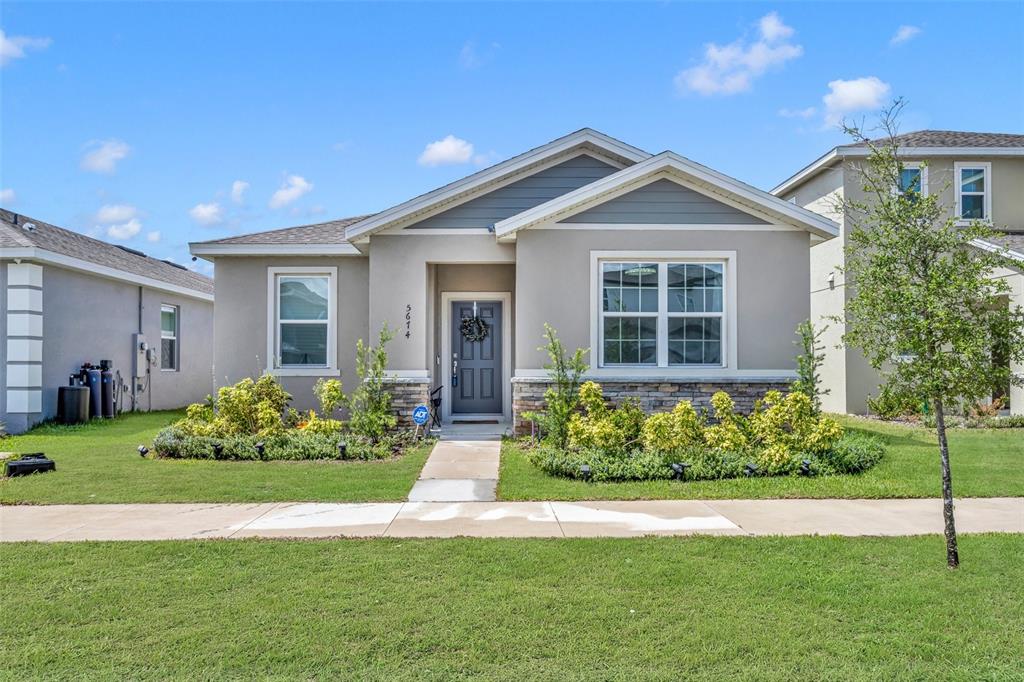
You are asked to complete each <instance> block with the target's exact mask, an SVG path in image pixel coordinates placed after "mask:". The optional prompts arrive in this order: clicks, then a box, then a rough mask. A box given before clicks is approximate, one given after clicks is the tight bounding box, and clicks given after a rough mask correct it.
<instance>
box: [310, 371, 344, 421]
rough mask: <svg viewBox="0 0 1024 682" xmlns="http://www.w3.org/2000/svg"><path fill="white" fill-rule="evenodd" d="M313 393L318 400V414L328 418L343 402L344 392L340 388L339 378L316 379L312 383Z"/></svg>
mask: <svg viewBox="0 0 1024 682" xmlns="http://www.w3.org/2000/svg"><path fill="white" fill-rule="evenodd" d="M313 395H315V396H316V399H317V400H318V401H320V415H321V416H322V417H323V418H324V419H330V417H331V415H332V414H334V412H335V410H337V409H338V408H339V407H341V406H342V405H344V404H345V392H344V391H342V390H341V379H324V378H323V377H321V378H319V379H317V380H316V383H315V384H313Z"/></svg>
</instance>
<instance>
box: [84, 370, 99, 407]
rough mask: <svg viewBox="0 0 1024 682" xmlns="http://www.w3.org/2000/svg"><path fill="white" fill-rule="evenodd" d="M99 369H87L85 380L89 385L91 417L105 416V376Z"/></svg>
mask: <svg viewBox="0 0 1024 682" xmlns="http://www.w3.org/2000/svg"><path fill="white" fill-rule="evenodd" d="M102 374H103V373H102V372H100V370H99V369H87V370H85V380H86V382H87V383H88V385H89V418H90V419H95V418H96V417H102V416H103V388H102V384H103V376H102Z"/></svg>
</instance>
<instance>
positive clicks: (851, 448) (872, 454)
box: [813, 432, 885, 474]
mask: <svg viewBox="0 0 1024 682" xmlns="http://www.w3.org/2000/svg"><path fill="white" fill-rule="evenodd" d="M884 454H885V448H884V447H883V446H882V443H881V442H880V441H879V440H878V439H877V438H875V437H873V436H868V435H866V434H862V433H853V432H851V433H846V434H844V435H843V436H842V438H840V439H839V440H838V441H837V442H836V443H835V444H834V445H833V446H832V447H831V448H829V449H828V450H824V451H822V452H818V453H815V455H814V460H813V461H814V463H815V464H817V465H819V466H816V467H815V468H816V469H818V470H819V471H820V473H826V474H856V473H860V472H862V471H866V470H867V469H870V468H871V467H873V466H875V465H876V464H878V462H879V461H881V459H882V456H883V455H884Z"/></svg>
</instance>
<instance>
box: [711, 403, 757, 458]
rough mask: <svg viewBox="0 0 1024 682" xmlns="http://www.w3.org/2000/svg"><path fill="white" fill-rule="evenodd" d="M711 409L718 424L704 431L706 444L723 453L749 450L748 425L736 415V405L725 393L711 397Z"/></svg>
mask: <svg viewBox="0 0 1024 682" xmlns="http://www.w3.org/2000/svg"><path fill="white" fill-rule="evenodd" d="M711 408H712V410H713V411H714V412H713V413H714V415H715V419H716V420H718V423H716V424H713V425H712V426H709V427H707V428H706V429H705V430H704V442H706V443H707V444H708V445H709V446H710V447H712V448H714V449H716V450H721V451H723V452H738V451H742V450H745V449H746V448H747V442H748V439H747V434H746V423H745V420H744V419H743V417H742V416H740V415H738V414H736V403H735V402H733V399H732V398H730V397H729V394H728V393H726V392H725V391H719V392H718V393H715V394H714V395H713V396H711Z"/></svg>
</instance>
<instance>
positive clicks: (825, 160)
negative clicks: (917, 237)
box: [771, 147, 1024, 194]
mask: <svg viewBox="0 0 1024 682" xmlns="http://www.w3.org/2000/svg"><path fill="white" fill-rule="evenodd" d="M897 151H898V153H899V155H900V156H918V157H929V156H968V157H970V156H1011V157H1013V156H1024V147H899V148H898V150H897ZM870 154H871V150H870V149H868V148H867V147H835V148H833V149H832V150H830V151H828V152H826V153H825V154H824V155H822V156H820V157H818V158H817V159H816V160H814V161H812V162H811V163H810V164H809V165H807V166H804V167H803V168H802V169H800V170H799V171H797V172H796V173H795V174H794V175H792V176H790V177H789V178H787V179H786V180H783V181H782V182H781V183H779V184H778V185H776V186H775V188H774V189H772V191H771V193H772V194H786V193H787V192H789V191H790V190H791V189H793V187H795V186H797V185H799V184H802V183H803V182H804V181H806V180H808V179H810V178H811V177H812V176H814V175H817V174H818V171H819V170H821V169H822V168H823V167H825V166H828V165H829V164H831V163H832V161H834V160H835V159H836V158H838V157H842V158H844V159H846V158H849V159H862V158H865V157H867V156H869V155H870Z"/></svg>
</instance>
